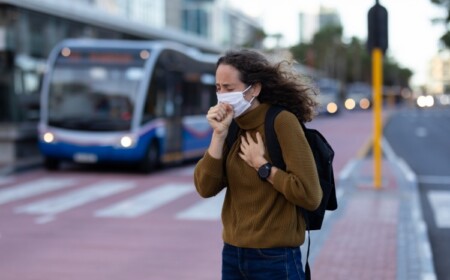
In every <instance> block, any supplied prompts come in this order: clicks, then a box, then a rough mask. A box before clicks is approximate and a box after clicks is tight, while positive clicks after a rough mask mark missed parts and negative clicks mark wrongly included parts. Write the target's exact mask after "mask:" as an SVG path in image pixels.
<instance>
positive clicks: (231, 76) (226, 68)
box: [216, 64, 241, 83]
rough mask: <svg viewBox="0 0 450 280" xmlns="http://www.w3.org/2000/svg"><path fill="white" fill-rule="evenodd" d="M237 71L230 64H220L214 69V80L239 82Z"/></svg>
mask: <svg viewBox="0 0 450 280" xmlns="http://www.w3.org/2000/svg"><path fill="white" fill-rule="evenodd" d="M239 74H240V73H239V71H238V70H237V69H236V68H234V67H233V66H231V65H227V64H220V65H219V66H218V67H217V70H216V82H218V83H239V82H241V81H240V79H239Z"/></svg>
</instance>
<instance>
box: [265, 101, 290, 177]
mask: <svg viewBox="0 0 450 280" xmlns="http://www.w3.org/2000/svg"><path fill="white" fill-rule="evenodd" d="M283 110H284V109H283V108H282V107H279V106H273V105H272V106H270V107H269V110H268V111H267V113H266V120H265V122H264V129H265V131H264V134H265V137H266V147H267V150H268V151H269V157H270V159H271V160H272V163H273V164H274V165H275V166H276V167H278V168H280V169H283V170H286V164H285V163H284V160H283V154H282V153H281V147H280V143H279V142H278V137H277V133H276V132H275V118H276V117H277V116H278V114H279V113H280V112H281V111H283Z"/></svg>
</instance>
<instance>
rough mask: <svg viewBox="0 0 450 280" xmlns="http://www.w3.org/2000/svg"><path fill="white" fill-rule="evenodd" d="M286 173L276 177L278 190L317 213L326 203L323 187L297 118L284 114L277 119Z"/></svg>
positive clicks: (276, 127)
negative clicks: (323, 196)
mask: <svg viewBox="0 0 450 280" xmlns="http://www.w3.org/2000/svg"><path fill="white" fill-rule="evenodd" d="M275 132H276V134H277V138H278V142H279V143H280V147H281V151H282V154H283V159H284V162H285V163H286V170H285V171H284V170H281V169H279V170H278V171H277V172H276V173H275V176H274V182H273V185H274V188H275V189H276V190H277V191H279V192H281V193H282V194H283V195H284V196H285V197H286V199H287V200H289V201H290V202H292V203H294V204H296V205H298V206H300V207H303V208H305V209H307V210H315V209H317V207H319V205H320V202H321V200H322V188H321V187H320V182H319V176H318V174H317V169H316V165H315V161H314V156H313V154H312V151H311V148H310V146H309V144H308V141H307V140H306V136H305V133H304V132H303V129H302V127H301V125H300V123H299V122H298V119H297V117H296V116H295V115H294V114H292V113H290V112H287V111H283V112H281V113H280V114H278V116H277V117H276V119H275Z"/></svg>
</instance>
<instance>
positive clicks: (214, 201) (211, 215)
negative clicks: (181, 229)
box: [176, 191, 225, 221]
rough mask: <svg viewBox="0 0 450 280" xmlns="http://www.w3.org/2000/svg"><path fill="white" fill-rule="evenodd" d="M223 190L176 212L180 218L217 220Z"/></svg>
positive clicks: (221, 203) (220, 208)
mask: <svg viewBox="0 0 450 280" xmlns="http://www.w3.org/2000/svg"><path fill="white" fill-rule="evenodd" d="M224 198H225V191H222V192H220V193H219V194H218V195H216V196H215V197H211V198H208V199H205V200H203V201H201V202H199V203H197V204H195V205H193V206H191V207H190V208H188V209H186V210H185V211H182V212H180V213H178V214H177V216H176V217H177V219H180V220H209V221H211V220H218V219H220V215H221V212H222V205H223V200H224Z"/></svg>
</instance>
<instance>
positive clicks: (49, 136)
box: [42, 132, 55, 143]
mask: <svg viewBox="0 0 450 280" xmlns="http://www.w3.org/2000/svg"><path fill="white" fill-rule="evenodd" d="M42 140H44V142H45V143H53V142H55V135H53V133H51V132H46V133H44V135H42Z"/></svg>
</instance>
